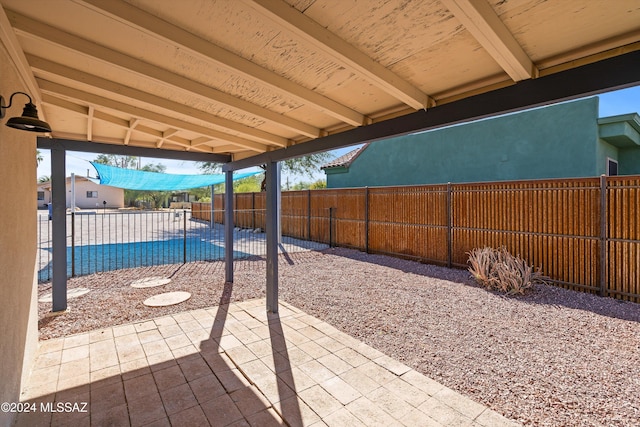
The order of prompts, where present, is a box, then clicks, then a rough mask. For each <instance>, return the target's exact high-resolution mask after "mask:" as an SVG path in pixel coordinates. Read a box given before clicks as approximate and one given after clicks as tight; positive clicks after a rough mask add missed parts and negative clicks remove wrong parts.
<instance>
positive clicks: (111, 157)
mask: <svg viewBox="0 0 640 427" xmlns="http://www.w3.org/2000/svg"><path fill="white" fill-rule="evenodd" d="M93 161H94V162H96V163H100V164H103V165H109V166H115V167H117V168H123V169H136V168H137V166H138V158H137V157H136V156H119V155H117V154H98V156H97V157H96V158H95V159H93Z"/></svg>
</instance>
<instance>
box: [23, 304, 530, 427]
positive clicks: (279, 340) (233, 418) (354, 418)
mask: <svg viewBox="0 0 640 427" xmlns="http://www.w3.org/2000/svg"><path fill="white" fill-rule="evenodd" d="M280 307H281V308H280V313H279V314H277V315H275V314H268V313H266V312H265V301H264V299H257V300H250V301H244V302H240V303H233V304H230V305H223V306H220V307H211V308H208V309H200V310H195V311H192V312H183V313H178V314H175V315H172V316H163V317H158V318H157V319H152V320H148V321H144V322H138V323H135V324H131V325H121V326H115V327H112V328H104V329H101V330H99V331H92V332H89V333H83V334H78V335H74V336H69V337H65V338H60V339H54V340H48V341H45V342H43V343H41V345H40V348H39V350H38V355H37V358H36V362H35V366H34V368H33V370H32V373H31V376H30V378H29V381H28V383H27V385H26V386H25V388H24V390H23V393H22V401H23V402H30V403H33V404H35V405H37V409H38V411H35V412H31V413H22V414H19V416H18V420H17V426H19V427H21V426H55V425H74V427H78V426H83V425H87V426H101V425H123V426H126V425H131V426H138V425H140V426H142V425H151V426H169V425H171V426H176V425H206V424H207V423H208V424H210V425H213V426H218V425H222V426H226V425H229V426H261V427H262V426H270V425H274V426H276V425H283V423H286V424H288V425H290V426H318V427H321V426H344V425H349V426H360V425H362V426H403V425H406V426H460V425H468V426H475V427H494V426H499V427H509V426H516V425H518V424H517V423H515V422H513V421H511V420H508V419H506V418H505V417H503V416H501V415H500V414H498V413H496V412H494V411H492V410H490V409H488V408H487V407H485V406H483V405H481V404H479V403H477V402H474V401H473V400H471V399H469V398H467V397H465V396H463V395H461V394H460V393H457V392H455V391H454V390H451V389H449V388H447V387H444V386H443V385H442V384H439V383H437V382H436V381H433V380H432V379H430V378H427V377H425V376H424V375H422V374H420V373H418V372H416V371H415V370H413V369H411V368H410V367H408V366H406V365H404V364H402V363H400V362H398V361H396V360H394V359H392V358H390V357H388V356H386V355H384V354H383V353H381V352H379V351H378V350H375V349H373V348H371V347H369V346H367V345H366V344H364V343H362V342H360V341H358V340H357V339H355V338H353V337H350V336H348V335H346V334H344V333H342V332H340V331H338V330H337V329H336V328H334V327H332V326H331V325H328V324H326V323H324V322H322V321H321V320H319V319H317V318H315V317H313V316H310V315H308V314H306V313H304V312H302V311H301V310H299V309H297V308H296V307H293V306H291V305H289V304H286V303H281V306H280ZM58 402H61V403H63V404H66V405H73V404H77V405H76V406H79V408H77V409H78V410H70V411H65V410H62V411H54V410H52V406H51V405H55V404H56V403H58ZM84 403H86V404H87V405H86V408H84V409H85V410H84V411H83V410H80V409H81V408H82V405H83V404H84ZM63 408H64V406H63Z"/></svg>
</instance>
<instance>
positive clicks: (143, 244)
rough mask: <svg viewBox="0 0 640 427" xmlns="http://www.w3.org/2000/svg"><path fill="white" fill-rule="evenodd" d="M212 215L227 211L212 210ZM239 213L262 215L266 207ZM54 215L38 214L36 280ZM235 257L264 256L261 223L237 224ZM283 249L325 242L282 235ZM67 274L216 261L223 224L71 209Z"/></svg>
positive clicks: (46, 268) (41, 274)
mask: <svg viewBox="0 0 640 427" xmlns="http://www.w3.org/2000/svg"><path fill="white" fill-rule="evenodd" d="M213 213H214V216H217V215H222V214H223V212H222V211H221V212H217V211H214V212H213ZM241 215H251V216H252V217H254V216H259V217H262V216H264V215H265V212H264V210H263V209H257V210H255V211H252V212H247V211H246V210H245V211H243V212H242V213H241ZM51 227H52V221H50V220H49V219H48V215H46V214H45V215H43V214H41V215H39V216H38V236H39V237H38V262H39V268H38V281H39V282H47V281H50V280H51V275H52V258H53V254H52V246H53V245H52V229H51ZM233 237H234V259H243V258H249V257H262V256H264V255H265V254H266V237H265V233H264V230H263V229H262V228H235V229H234V236H233ZM279 247H280V251H281V252H299V251H308V250H319V249H324V248H326V247H327V245H326V244H323V243H318V242H312V241H307V240H303V239H297V238H292V237H287V236H283V237H282V239H281V244H280V246H279ZM66 250H67V276H68V277H74V276H81V275H86V274H92V273H96V272H101V271H110V270H119V269H124V268H133V267H143V266H151V265H162V264H177V263H187V262H193V261H215V260H221V259H223V258H224V252H225V251H224V226H223V225H221V224H210V223H209V222H208V221H203V220H201V219H197V218H192V217H191V211H189V210H173V211H127V212H122V211H106V212H102V211H79V212H72V213H68V214H67V245H66Z"/></svg>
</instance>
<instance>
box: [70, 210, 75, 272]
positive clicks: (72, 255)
mask: <svg viewBox="0 0 640 427" xmlns="http://www.w3.org/2000/svg"><path fill="white" fill-rule="evenodd" d="M71 277H76V213H75V212H74V211H73V210H72V211H71Z"/></svg>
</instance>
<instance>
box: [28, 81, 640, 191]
mask: <svg viewBox="0 0 640 427" xmlns="http://www.w3.org/2000/svg"><path fill="white" fill-rule="evenodd" d="M598 96H599V98H600V103H599V105H600V112H599V116H600V117H608V116H615V115H619V114H628V113H640V86H635V87H632V88H629V89H623V90H619V91H614V92H608V93H604V94H600V95H598ZM353 149H355V147H347V148H342V149H339V150H333V151H332V152H331V153H332V155H333V156H334V158H335V157H339V156H342V155H343V154H345V153H347V152H349V151H350V150H353ZM40 152H41V154H42V157H43V159H44V160H43V161H42V162H41V163H40V165H39V166H38V177H42V176H50V175H51V157H50V153H49V150H40ZM96 156H97V154H95V153H79V152H72V151H69V152H67V158H66V175H67V176H69V175H71V174H72V173H75V174H76V175H82V176H86V175H87V169H88V170H89V172H90V174H91V176H95V174H96V173H95V170H94V169H93V167H92V166H91V164H90V163H89V161H91V160H93V159H94V158H95V157H96ZM141 163H142V165H145V164H148V163H162V164H164V165H165V166H166V167H167V169H166V173H172V174H199V173H200V170H199V169H198V168H197V164H196V162H190V161H182V160H165V159H152V158H144V157H143V158H142V159H141ZM324 177H325V175H324V173H323V172H321V171H318V172H317V173H316V174H314V176H313V177H312V178H311V177H308V176H295V175H294V176H288V177H287V176H286V175H284V174H283V177H282V182H283V184H284V183H285V182H286V181H287V178H288V179H289V183H290V184H293V183H296V182H300V181H315V180H317V179H323V178H324Z"/></svg>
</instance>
